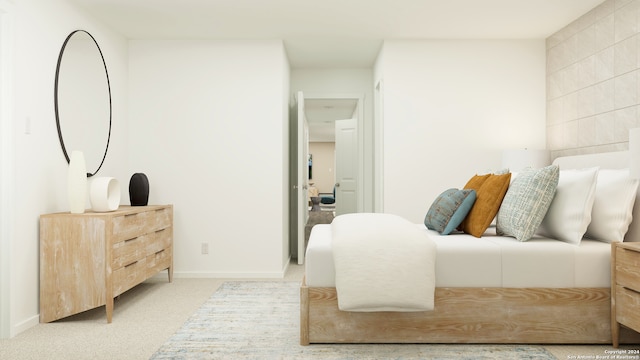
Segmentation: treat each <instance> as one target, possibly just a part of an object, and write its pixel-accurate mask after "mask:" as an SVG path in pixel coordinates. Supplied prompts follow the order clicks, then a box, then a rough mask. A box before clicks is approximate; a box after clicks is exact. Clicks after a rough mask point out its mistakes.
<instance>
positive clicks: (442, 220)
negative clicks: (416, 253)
mask: <svg viewBox="0 0 640 360" xmlns="http://www.w3.org/2000/svg"><path fill="white" fill-rule="evenodd" d="M475 201H476V191H475V190H473V189H463V190H458V189H448V190H446V191H445V192H443V193H442V194H440V195H438V197H437V198H436V199H435V201H434V202H433V204H431V207H430V208H429V211H428V212H427V215H426V216H425V217H424V225H425V226H426V227H427V229H430V230H435V231H437V232H439V233H440V234H442V235H449V234H450V233H451V232H452V231H453V230H454V229H455V228H457V227H458V225H460V223H461V222H462V220H464V218H465V217H466V216H467V214H468V213H469V210H471V207H472V206H473V203H474V202H475Z"/></svg>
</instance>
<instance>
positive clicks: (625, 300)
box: [616, 285, 640, 331]
mask: <svg viewBox="0 0 640 360" xmlns="http://www.w3.org/2000/svg"><path fill="white" fill-rule="evenodd" d="M638 309H640V293H639V292H636V291H633V290H629V289H627V288H625V287H622V286H619V285H618V286H616V320H617V321H618V322H619V323H621V324H623V325H626V326H628V327H630V328H632V329H633V330H635V331H640V311H638Z"/></svg>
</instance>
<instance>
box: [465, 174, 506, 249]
mask: <svg viewBox="0 0 640 360" xmlns="http://www.w3.org/2000/svg"><path fill="white" fill-rule="evenodd" d="M510 181H511V173H507V174H503V175H495V174H487V175H475V176H473V177H472V178H471V179H469V181H468V182H467V184H466V185H465V186H464V188H465V189H473V190H475V191H476V202H475V203H474V204H473V207H471V211H469V214H468V215H467V217H466V218H465V219H464V220H463V221H462V224H461V229H462V231H464V232H465V233H467V234H470V235H473V236H475V237H481V236H482V234H483V233H484V232H485V231H486V230H487V228H488V227H489V225H490V224H491V221H493V218H494V217H496V214H497V213H498V209H500V204H502V199H504V195H505V194H506V193H507V189H508V188H509V182H510Z"/></svg>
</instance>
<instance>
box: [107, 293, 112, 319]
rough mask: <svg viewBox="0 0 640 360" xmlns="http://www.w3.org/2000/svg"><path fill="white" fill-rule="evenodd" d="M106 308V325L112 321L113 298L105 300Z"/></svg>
mask: <svg viewBox="0 0 640 360" xmlns="http://www.w3.org/2000/svg"><path fill="white" fill-rule="evenodd" d="M106 308H107V324H111V320H113V298H112V297H108V298H107V304H106Z"/></svg>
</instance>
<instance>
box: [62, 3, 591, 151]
mask: <svg viewBox="0 0 640 360" xmlns="http://www.w3.org/2000/svg"><path fill="white" fill-rule="evenodd" d="M68 1H69V2H71V3H74V4H76V5H78V6H79V7H81V8H84V9H85V10H86V11H87V12H88V13H90V14H91V15H92V16H94V17H95V18H97V19H99V20H100V21H102V22H104V23H105V24H106V25H108V26H109V27H111V28H113V29H115V30H116V31H118V32H120V33H122V34H123V35H124V36H125V37H127V38H131V39H282V40H283V41H284V45H285V49H286V51H287V56H288V58H289V63H290V65H291V67H292V68H327V67H329V68H370V67H372V66H373V64H374V62H375V59H376V57H377V55H378V52H379V51H380V47H381V46H382V43H383V40H385V39H396V40H397V39H544V38H547V37H548V36H549V35H551V34H553V33H555V32H556V31H558V30H560V29H561V28H562V27H564V26H565V25H567V24H569V23H570V22H572V21H574V20H576V19H577V18H579V17H580V16H582V15H583V14H585V13H587V12H588V11H590V10H591V9H593V8H595V7H596V6H597V5H599V4H601V3H602V2H603V0H374V1H372V0H318V1H311V0H68ZM305 105H306V114H307V118H308V120H309V123H310V126H311V133H312V136H313V137H314V138H318V139H329V138H331V137H332V136H333V135H332V134H333V127H334V125H333V121H331V120H338V119H346V118H349V117H350V116H351V114H352V112H353V107H354V106H355V104H346V103H340V102H332V103H327V102H326V101H325V102H314V101H307V102H306V104H305ZM327 106H333V108H332V109H327ZM349 106H351V108H349ZM323 141H324V140H323Z"/></svg>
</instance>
